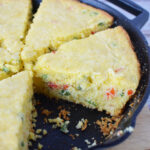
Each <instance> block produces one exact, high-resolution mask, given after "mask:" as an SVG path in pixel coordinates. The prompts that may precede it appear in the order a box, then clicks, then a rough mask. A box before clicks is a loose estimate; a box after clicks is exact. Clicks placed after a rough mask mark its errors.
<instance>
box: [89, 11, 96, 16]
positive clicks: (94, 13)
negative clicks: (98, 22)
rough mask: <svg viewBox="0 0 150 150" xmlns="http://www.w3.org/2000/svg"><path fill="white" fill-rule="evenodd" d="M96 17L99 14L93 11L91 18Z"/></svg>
mask: <svg viewBox="0 0 150 150" xmlns="http://www.w3.org/2000/svg"><path fill="white" fill-rule="evenodd" d="M96 15H98V12H95V11H93V12H91V13H90V16H96Z"/></svg>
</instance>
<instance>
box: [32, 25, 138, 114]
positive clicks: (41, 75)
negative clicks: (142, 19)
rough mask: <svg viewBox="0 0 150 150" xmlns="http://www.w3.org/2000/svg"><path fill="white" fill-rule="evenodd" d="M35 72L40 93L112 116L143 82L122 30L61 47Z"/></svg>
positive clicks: (74, 41)
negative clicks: (103, 111) (140, 82)
mask: <svg viewBox="0 0 150 150" xmlns="http://www.w3.org/2000/svg"><path fill="white" fill-rule="evenodd" d="M34 72H35V79H34V80H35V85H36V87H37V91H38V92H41V93H44V94H46V95H48V96H49V97H54V98H59V99H64V100H68V101H71V102H74V103H77V104H82V105H83V106H86V107H88V108H92V109H95V108H96V109H97V110H99V111H102V110H105V111H106V112H107V113H109V114H111V115H112V116H115V115H116V116H117V115H119V114H120V113H121V111H122V109H123V108H124V106H125V104H126V103H127V101H128V100H129V99H130V97H131V96H132V95H133V94H134V93H135V91H136V88H137V86H138V84H139V80H140V66H139V62H138V60H137V57H136V54H135V52H134V50H133V46H132V44H131V41H130V38H129V36H128V34H127V33H126V31H125V30H124V29H123V28H122V27H121V26H118V27H116V28H112V29H107V30H105V31H101V32H98V33H96V34H95V35H91V36H90V37H88V38H85V39H81V40H73V41H70V42H68V43H66V44H63V45H61V46H60V47H59V49H58V51H57V52H56V53H49V54H45V55H43V56H41V57H39V58H38V61H37V63H36V65H35V67H34Z"/></svg>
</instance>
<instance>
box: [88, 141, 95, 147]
mask: <svg viewBox="0 0 150 150" xmlns="http://www.w3.org/2000/svg"><path fill="white" fill-rule="evenodd" d="M94 146H96V140H94V142H93V143H92V144H91V145H88V148H91V147H94Z"/></svg>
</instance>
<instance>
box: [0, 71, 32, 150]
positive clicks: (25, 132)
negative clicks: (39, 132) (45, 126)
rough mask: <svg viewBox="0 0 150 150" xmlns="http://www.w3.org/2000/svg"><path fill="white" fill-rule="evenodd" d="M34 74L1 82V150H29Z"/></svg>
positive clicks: (26, 73)
mask: <svg viewBox="0 0 150 150" xmlns="http://www.w3.org/2000/svg"><path fill="white" fill-rule="evenodd" d="M32 83H33V82H32V73H31V72H28V71H23V72H20V73H18V74H16V75H13V76H12V77H9V78H7V79H4V80H2V81H0V93H1V94H0V141H1V146H0V150H4V149H5V150H6V149H15V150H28V140H29V131H30V129H31V128H32V125H31V119H32V117H31V111H32V96H33V87H32V86H33V85H32Z"/></svg>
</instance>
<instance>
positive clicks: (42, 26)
mask: <svg viewBox="0 0 150 150" xmlns="http://www.w3.org/2000/svg"><path fill="white" fill-rule="evenodd" d="M112 22H113V17H112V16H110V15H109V14H107V13H106V12H104V11H102V10H99V9H96V8H93V7H90V6H88V5H85V4H81V3H80V2H77V1H74V0H43V1H42V3H41V5H40V8H39V9H38V11H37V13H36V14H35V17H34V20H33V24H32V25H31V29H30V30H29V32H28V35H27V37H26V40H25V44H26V45H25V47H24V50H23V52H22V59H23V60H24V61H26V62H28V61H30V60H33V61H34V60H35V58H36V57H38V56H40V55H41V54H43V53H45V52H48V51H49V50H56V49H57V48H58V47H59V46H60V45H61V44H63V43H64V42H67V41H70V40H72V39H78V38H79V39H80V38H84V37H87V36H89V35H90V34H91V31H95V32H96V31H99V30H100V29H101V30H102V29H105V28H107V27H109V26H110V25H111V24H112Z"/></svg>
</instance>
